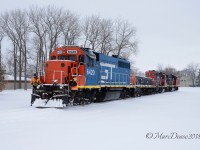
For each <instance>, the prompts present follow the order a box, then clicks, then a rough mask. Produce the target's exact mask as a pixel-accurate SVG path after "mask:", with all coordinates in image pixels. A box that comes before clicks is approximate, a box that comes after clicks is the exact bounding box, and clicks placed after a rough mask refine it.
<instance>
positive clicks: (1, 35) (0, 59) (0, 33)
mask: <svg viewBox="0 0 200 150" xmlns="http://www.w3.org/2000/svg"><path fill="white" fill-rule="evenodd" d="M4 36H5V34H4V31H3V29H2V26H1V24H0V69H1V67H2V52H1V43H2V40H3V38H4Z"/></svg>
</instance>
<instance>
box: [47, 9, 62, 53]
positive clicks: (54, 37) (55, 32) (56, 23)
mask: <svg viewBox="0 0 200 150" xmlns="http://www.w3.org/2000/svg"><path fill="white" fill-rule="evenodd" d="M44 10H45V12H44V14H45V15H44V18H43V19H44V22H45V26H46V29H47V33H46V38H47V39H46V40H48V42H49V44H48V45H49V46H46V47H48V56H49V54H50V53H51V52H52V50H53V49H54V48H55V47H56V46H57V44H58V37H59V35H60V34H61V25H62V24H63V9H62V8H56V7H54V6H48V7H47V8H45V9H44ZM45 44H47V41H46V42H45ZM46 51H47V49H46ZM48 56H46V57H48Z"/></svg>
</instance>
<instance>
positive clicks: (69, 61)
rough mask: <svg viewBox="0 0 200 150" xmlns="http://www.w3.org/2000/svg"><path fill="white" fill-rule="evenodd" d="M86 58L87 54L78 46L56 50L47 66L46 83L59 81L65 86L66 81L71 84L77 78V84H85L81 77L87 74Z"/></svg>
mask: <svg viewBox="0 0 200 150" xmlns="http://www.w3.org/2000/svg"><path fill="white" fill-rule="evenodd" d="M84 58H85V53H84V52H83V51H82V50H80V48H79V47H76V46H71V47H69V46H68V47H60V48H57V49H55V50H54V51H53V52H52V53H51V55H50V60H49V61H47V62H46V64H45V83H47V84H51V83H52V82H53V81H54V80H57V82H58V83H59V84H64V83H65V82H66V79H67V80H68V82H69V81H70V80H71V79H72V78H73V77H76V78H77V82H80V84H84V80H83V78H81V77H79V76H84V74H85V65H84ZM80 79H81V80H80Z"/></svg>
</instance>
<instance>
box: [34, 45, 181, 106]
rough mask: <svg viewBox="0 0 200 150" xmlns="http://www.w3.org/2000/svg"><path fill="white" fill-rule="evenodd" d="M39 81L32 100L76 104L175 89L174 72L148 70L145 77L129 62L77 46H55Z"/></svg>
mask: <svg viewBox="0 0 200 150" xmlns="http://www.w3.org/2000/svg"><path fill="white" fill-rule="evenodd" d="M40 81H41V84H40V85H38V86H37V88H36V89H35V90H33V93H32V100H31V102H32V103H34V101H35V100H36V99H42V100H46V101H45V103H48V101H49V100H62V103H63V104H64V105H68V104H69V103H70V104H71V105H76V104H85V103H91V102H101V101H106V100H113V99H121V98H126V97H136V96H141V95H146V94H152V93H157V92H163V91H170V89H175V90H177V89H178V82H177V78H176V77H175V76H174V75H168V76H167V75H165V74H163V73H158V72H156V71H148V72H146V77H139V76H135V75H134V74H132V73H131V70H130V62H129V61H127V60H125V59H122V58H119V57H116V56H106V55H104V54H101V53H97V52H94V51H92V50H91V49H89V48H82V47H78V46H63V47H58V48H56V49H55V50H54V51H53V52H52V53H51V54H50V60H48V61H46V62H45V65H44V73H42V74H41V75H40ZM165 89H166V90H165ZM171 91H172V90H171Z"/></svg>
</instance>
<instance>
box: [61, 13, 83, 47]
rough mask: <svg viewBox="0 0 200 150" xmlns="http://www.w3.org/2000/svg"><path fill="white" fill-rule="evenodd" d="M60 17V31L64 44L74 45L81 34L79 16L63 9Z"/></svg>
mask: <svg viewBox="0 0 200 150" xmlns="http://www.w3.org/2000/svg"><path fill="white" fill-rule="evenodd" d="M62 19H63V22H62V23H61V31H62V34H63V37H64V44H65V45H75V43H76V41H77V40H78V38H79V37H80V34H81V30H80V25H79V17H78V16H77V15H75V14H73V13H71V12H70V11H65V12H64V14H63V18H62Z"/></svg>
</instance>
